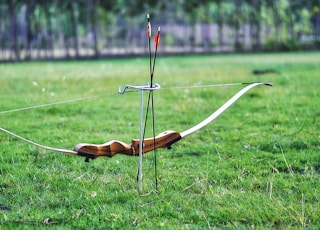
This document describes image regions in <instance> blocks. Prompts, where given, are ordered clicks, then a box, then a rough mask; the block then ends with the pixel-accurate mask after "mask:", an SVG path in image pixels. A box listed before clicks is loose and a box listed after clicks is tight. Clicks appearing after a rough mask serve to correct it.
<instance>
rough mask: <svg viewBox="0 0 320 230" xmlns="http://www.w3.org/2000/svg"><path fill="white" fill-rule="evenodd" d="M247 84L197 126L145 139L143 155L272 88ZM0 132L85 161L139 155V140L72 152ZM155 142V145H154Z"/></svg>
mask: <svg viewBox="0 0 320 230" xmlns="http://www.w3.org/2000/svg"><path fill="white" fill-rule="evenodd" d="M243 84H248V86H246V87H245V88H243V89H241V90H240V91H239V92H238V93H236V94H235V95H234V96H233V97H231V98H230V99H229V100H228V101H227V102H226V103H225V104H223V105H222V106H221V107H220V108H219V109H218V110H216V111H215V112H214V113H212V114H211V115H210V116H209V117H207V118H206V119H205V120H203V121H202V122H200V123H198V124H197V125H195V126H193V127H191V128H190V129H187V130H185V131H183V132H181V133H178V132H176V131H172V130H168V131H165V132H162V133H160V134H159V135H158V136H156V137H155V138H146V139H144V140H143V153H146V152H149V151H152V150H154V149H157V148H168V149H170V148H171V145H172V144H174V143H176V142H177V141H179V140H181V139H183V138H185V137H187V136H189V135H190V134H192V133H194V132H196V131H198V130H199V129H201V128H203V127H204V126H206V125H208V124H209V123H210V122H212V121H213V120H214V119H216V118H217V117H218V116H219V115H221V114H222V113H223V112H224V111H225V110H226V109H228V108H229V107H230V106H231V105H232V104H233V103H234V102H235V101H237V100H238V99H239V98H240V97H241V96H242V95H244V94H245V93H246V92H248V91H249V90H250V89H252V88H254V87H256V86H258V85H267V86H272V84H270V83H267V82H255V83H243ZM0 130H1V131H3V132H6V133H8V134H10V135H12V136H14V137H16V138H19V139H21V140H23V141H25V142H27V143H29V144H32V145H35V146H37V147H39V148H43V149H46V150H51V151H56V152H61V153H66V154H71V155H77V156H82V157H85V158H86V161H89V159H95V158H97V157H100V156H107V157H113V156H114V155H116V154H125V155H129V156H138V155H139V143H140V140H139V139H133V140H132V141H131V143H130V144H126V143H124V142H121V141H117V140H112V141H109V142H107V143H104V144H100V145H97V144H85V143H81V144H78V145H76V146H75V147H74V149H73V150H67V149H62V148H54V147H49V146H46V145H41V144H38V143H36V142H33V141H31V140H28V139H26V138H24V137H21V136H19V135H17V134H15V133H12V132H10V131H8V130H6V129H4V128H1V127H0ZM154 141H155V143H154Z"/></svg>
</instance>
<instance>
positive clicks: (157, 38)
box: [153, 33, 160, 48]
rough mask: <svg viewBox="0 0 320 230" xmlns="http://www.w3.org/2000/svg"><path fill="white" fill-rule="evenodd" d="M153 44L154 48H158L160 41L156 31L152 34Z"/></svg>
mask: <svg viewBox="0 0 320 230" xmlns="http://www.w3.org/2000/svg"><path fill="white" fill-rule="evenodd" d="M153 40H154V44H155V45H156V48H158V45H159V41H160V34H159V33H157V34H156V35H155V36H154V39H153Z"/></svg>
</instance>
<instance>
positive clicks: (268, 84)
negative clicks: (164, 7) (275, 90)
mask: <svg viewBox="0 0 320 230" xmlns="http://www.w3.org/2000/svg"><path fill="white" fill-rule="evenodd" d="M263 84H264V85H266V86H273V85H272V84H271V83H269V82H263Z"/></svg>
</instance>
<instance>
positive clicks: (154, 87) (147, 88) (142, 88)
mask: <svg viewBox="0 0 320 230" xmlns="http://www.w3.org/2000/svg"><path fill="white" fill-rule="evenodd" d="M160 88H161V87H160V85H159V84H157V83H155V84H154V85H152V86H150V85H142V86H136V85H125V86H124V88H123V90H121V87H120V86H119V88H118V93H119V94H125V93H126V92H127V90H129V89H133V90H139V91H140V143H139V167H138V181H139V192H142V155H143V152H142V151H143V138H144V137H143V91H149V92H150V91H154V90H158V89H160Z"/></svg>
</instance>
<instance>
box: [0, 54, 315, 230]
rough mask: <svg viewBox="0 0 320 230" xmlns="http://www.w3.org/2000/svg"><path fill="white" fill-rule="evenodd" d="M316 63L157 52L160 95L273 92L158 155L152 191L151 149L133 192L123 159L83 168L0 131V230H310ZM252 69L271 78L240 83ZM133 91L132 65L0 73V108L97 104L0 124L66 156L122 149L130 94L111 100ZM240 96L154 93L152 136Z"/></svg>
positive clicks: (132, 107)
mask: <svg viewBox="0 0 320 230" xmlns="http://www.w3.org/2000/svg"><path fill="white" fill-rule="evenodd" d="M319 63H320V53H319V52H314V53H287V54H255V55H252V54H241V55H240V54H239V55H215V56H190V57H161V56H159V57H158V60H157V64H156V70H155V81H156V82H158V83H160V84H161V86H162V88H169V87H175V86H189V85H206V84H221V83H233V82H253V81H267V82H271V83H273V84H274V87H265V86H259V87H257V88H254V89H253V90H251V91H250V92H249V93H247V94H246V95H244V96H243V97H242V98H241V99H240V100H239V101H238V102H236V103H235V104H234V105H232V107H231V108H230V109H228V110H227V111H226V112H225V113H224V114H223V115H222V116H221V117H219V118H218V119H216V120H215V121H214V122H213V123H212V124H210V125H208V126H206V127H205V128H204V129H202V130H200V131H199V132H197V133H195V134H193V135H191V136H189V137H187V138H186V139H184V140H182V141H180V142H178V143H176V144H175V145H173V146H172V147H173V149H172V150H166V149H159V150H158V151H157V154H158V158H157V159H158V161H157V165H158V176H159V191H158V193H156V192H154V190H155V182H154V166H153V153H148V154H146V155H145V157H144V162H143V167H144V168H143V172H144V187H143V194H139V193H138V189H137V187H138V183H137V182H136V174H137V166H138V158H136V157H127V156H122V155H116V156H115V157H113V158H98V159H96V160H93V161H90V163H85V162H84V159H83V158H81V157H74V156H70V155H64V154H60V153H55V152H51V151H46V150H42V149H39V148H36V147H34V146H30V145H28V144H26V143H24V142H22V141H20V140H17V139H15V138H14V137H11V136H8V135H7V134H5V133H1V134H0V207H1V209H2V210H0V229H13V228H18V229H19V228H21V229H33V228H35V227H42V228H52V229H108V228H111V227H114V228H118V229H119V228H124V229H130V228H138V229H150V228H151V227H153V228H164V229H206V228H230V229H233V228H240V229H247V228H281V229H284V228H287V229H289V228H295V229H299V228H311V229H317V228H319V227H320V224H319V216H320V209H319V206H320V195H319V194H320V183H319V182H320V181H319V180H320V156H319V152H320V132H319V124H320V123H319V122H320V112H319V104H320V97H319V92H320V77H319V72H320V64H319ZM255 69H274V70H277V71H278V73H275V74H266V75H253V74H252V70H255ZM147 82H148V59H143V58H141V59H123V60H100V61H86V62H84V61H83V62H65V63H63V62H53V63H45V62H41V63H15V64H6V65H0V88H1V94H0V101H1V103H0V111H6V110H10V109H15V108H22V107H28V106H33V105H38V104H46V103H53V102H57V101H64V100H69V99H74V98H82V97H89V96H93V95H102V94H108V95H106V96H101V97H97V98H93V99H91V100H83V101H77V102H73V103H65V104H61V105H55V106H50V107H43V108H38V109H33V110H26V111H21V112H15V113H6V114H0V126H1V127H3V128H6V129H9V130H11V131H13V132H15V133H17V134H20V135H22V136H24V137H26V138H28V139H31V140H33V141H36V142H39V143H42V144H45V145H50V146H55V147H61V148H67V149H72V148H73V147H74V146H75V145H76V144H78V143H81V142H87V143H97V144H98V143H99V144H100V143H104V142H107V141H110V140H114V139H116V140H120V141H124V142H127V143H129V142H130V141H131V139H133V138H138V136H139V96H140V95H139V93H128V94H125V95H123V96H122V95H118V94H112V93H114V92H117V87H118V86H119V85H121V86H123V85H125V84H138V85H140V84H145V83H147ZM240 89H241V86H230V87H226V86H225V87H203V88H193V89H172V88H171V89H163V90H160V91H156V92H155V93H154V94H155V119H156V120H155V128H156V132H157V133H160V132H162V131H165V130H168V129H171V130H176V131H178V132H181V131H183V130H186V129H188V128H190V127H192V126H193V125H195V124H196V123H197V122H200V121H202V120H203V119H204V118H206V117H207V116H208V115H210V114H211V113H212V112H213V111H214V110H216V109H217V108H218V107H219V106H221V105H222V104H223V103H224V102H225V101H226V100H227V99H229V98H230V97H231V96H232V95H234V94H235V93H236V92H237V91H239V90H240ZM145 98H147V97H146V96H145ZM145 104H146V103H145ZM150 120H151V119H149V121H150ZM151 135H152V130H151V125H150V122H149V123H148V130H147V136H151Z"/></svg>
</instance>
